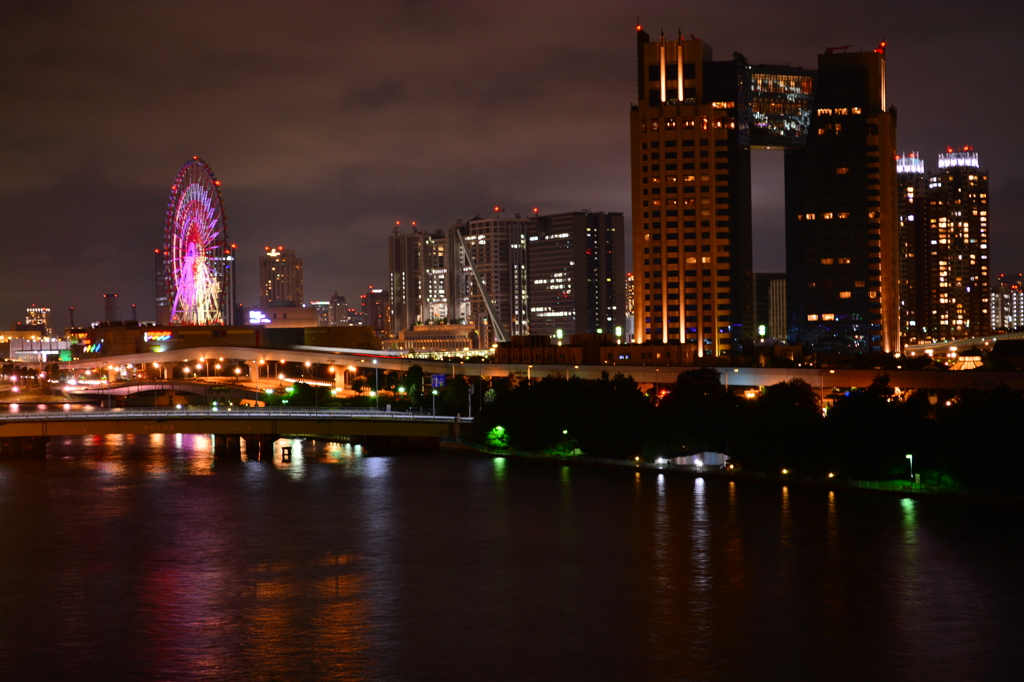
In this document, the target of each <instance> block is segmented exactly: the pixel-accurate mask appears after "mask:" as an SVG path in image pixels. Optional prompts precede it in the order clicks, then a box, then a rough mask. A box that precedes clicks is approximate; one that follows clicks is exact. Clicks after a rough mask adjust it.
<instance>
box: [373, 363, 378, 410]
mask: <svg viewBox="0 0 1024 682" xmlns="http://www.w3.org/2000/svg"><path fill="white" fill-rule="evenodd" d="M373 409H375V410H379V409H380V368H378V367H377V361H376V360H374V361H373Z"/></svg>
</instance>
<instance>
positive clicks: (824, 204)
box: [786, 43, 900, 353]
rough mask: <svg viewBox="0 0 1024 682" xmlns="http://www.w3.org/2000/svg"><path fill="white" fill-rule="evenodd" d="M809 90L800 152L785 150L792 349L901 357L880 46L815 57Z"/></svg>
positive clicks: (890, 137) (892, 167)
mask: <svg viewBox="0 0 1024 682" xmlns="http://www.w3.org/2000/svg"><path fill="white" fill-rule="evenodd" d="M816 87H817V91H816V93H815V99H814V110H813V112H812V115H811V122H810V131H809V134H808V137H807V144H806V145H805V146H804V147H803V148H800V149H789V150H787V151H786V270H787V273H786V274H787V280H788V285H787V292H786V293H787V298H788V302H787V309H788V315H789V336H790V340H791V341H799V342H802V343H805V344H809V345H811V346H813V347H814V348H816V349H818V350H821V351H826V352H860V353H868V352H898V351H899V350H900V339H899V336H900V327H899V290H898V271H897V257H898V234H897V206H896V178H895V174H896V164H895V161H894V159H895V141H896V112H895V110H893V109H889V108H888V106H887V104H886V99H885V47H884V43H883V45H882V46H881V47H879V48H878V49H877V50H874V51H873V52H856V53H842V54H839V53H834V52H831V51H830V52H827V53H826V54H823V55H819V56H818V78H817V85H816Z"/></svg>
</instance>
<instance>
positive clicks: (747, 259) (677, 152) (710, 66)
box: [630, 26, 753, 357]
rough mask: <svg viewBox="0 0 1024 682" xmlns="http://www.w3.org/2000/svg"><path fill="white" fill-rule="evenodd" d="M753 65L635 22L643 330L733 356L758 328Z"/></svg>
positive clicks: (637, 252)
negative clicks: (723, 58) (718, 57)
mask: <svg viewBox="0 0 1024 682" xmlns="http://www.w3.org/2000/svg"><path fill="white" fill-rule="evenodd" d="M749 77H750V72H749V67H748V66H747V65H746V63H745V60H743V59H742V57H741V56H740V55H737V56H736V58H735V59H734V60H733V61H727V62H714V61H712V52H711V48H710V46H708V45H707V44H706V43H704V42H702V41H700V40H683V38H682V36H681V35H680V36H678V37H677V39H676V40H668V39H666V38H665V36H664V35H662V36H661V37H660V38H659V39H658V40H655V41H652V40H651V39H650V36H649V35H648V34H647V33H646V32H644V31H643V30H642V29H641V27H639V26H638V27H637V102H636V104H635V105H634V106H633V107H632V110H631V111H630V158H631V177H632V191H631V194H632V211H633V230H632V246H633V267H632V270H633V276H634V286H635V295H634V311H635V340H636V341H637V342H639V343H644V342H646V341H653V342H661V343H683V344H693V345H694V346H695V351H696V355H697V356H698V357H700V356H704V355H714V356H718V355H727V354H730V353H732V352H734V351H737V350H738V345H739V342H740V341H741V339H742V338H744V337H750V335H751V334H752V332H753V330H752V326H753V310H752V305H751V304H752V291H751V288H752V280H753V272H752V268H751V220H750V138H749V122H748V120H747V118H748V116H749V111H750V107H749V102H748V98H749V92H750V89H749Z"/></svg>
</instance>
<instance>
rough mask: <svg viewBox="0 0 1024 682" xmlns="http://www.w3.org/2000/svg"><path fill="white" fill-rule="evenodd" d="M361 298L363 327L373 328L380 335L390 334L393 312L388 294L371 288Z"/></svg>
mask: <svg viewBox="0 0 1024 682" xmlns="http://www.w3.org/2000/svg"><path fill="white" fill-rule="evenodd" d="M359 298H360V299H361V301H362V315H363V319H362V322H363V325H364V326H367V327H372V328H373V331H375V332H377V333H378V334H385V335H387V334H390V329H391V310H390V307H389V297H388V292H386V291H384V290H383V289H374V288H373V287H372V286H371V287H370V290H369V291H368V292H367V293H365V294H363V295H362V296H360V297H359Z"/></svg>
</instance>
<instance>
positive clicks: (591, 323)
mask: <svg viewBox="0 0 1024 682" xmlns="http://www.w3.org/2000/svg"><path fill="white" fill-rule="evenodd" d="M624 231H625V227H624V223H623V218H622V214H621V213H591V212H589V211H576V212H572V213H559V214H555V215H549V216H538V217H537V220H536V221H535V222H533V223H532V224H531V225H530V226H529V231H528V240H527V257H528V263H527V273H528V278H529V291H528V296H529V307H530V333H531V334H532V335H543V336H551V337H554V336H555V334H556V332H557V330H559V329H561V330H562V333H563V334H565V335H569V334H596V333H599V330H600V332H604V333H607V334H611V333H613V332H614V331H615V329H616V328H619V329H620V331H624V328H625V324H626V310H625V308H626V306H625V301H624V297H625V274H624V269H625V255H624V251H625V232H624Z"/></svg>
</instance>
